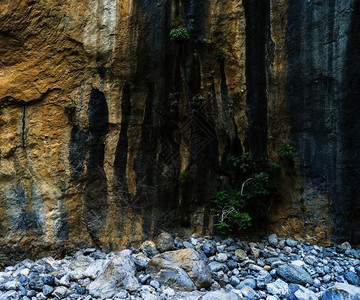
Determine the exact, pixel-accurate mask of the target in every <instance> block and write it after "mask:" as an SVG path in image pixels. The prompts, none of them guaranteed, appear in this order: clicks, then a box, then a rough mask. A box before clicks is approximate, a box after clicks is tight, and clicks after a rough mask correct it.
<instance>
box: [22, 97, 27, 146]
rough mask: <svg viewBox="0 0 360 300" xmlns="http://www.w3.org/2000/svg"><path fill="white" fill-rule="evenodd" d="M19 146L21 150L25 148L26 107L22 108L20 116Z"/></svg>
mask: <svg viewBox="0 0 360 300" xmlns="http://www.w3.org/2000/svg"><path fill="white" fill-rule="evenodd" d="M21 130H22V131H21V145H22V147H23V148H25V147H26V105H25V104H24V107H23V115H22V129H21Z"/></svg>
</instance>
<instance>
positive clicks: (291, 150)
mask: <svg viewBox="0 0 360 300" xmlns="http://www.w3.org/2000/svg"><path fill="white" fill-rule="evenodd" d="M276 152H277V153H278V154H279V156H280V157H281V158H292V157H293V155H294V154H295V147H294V146H292V145H290V144H283V145H282V146H280V147H278V148H277V149H276Z"/></svg>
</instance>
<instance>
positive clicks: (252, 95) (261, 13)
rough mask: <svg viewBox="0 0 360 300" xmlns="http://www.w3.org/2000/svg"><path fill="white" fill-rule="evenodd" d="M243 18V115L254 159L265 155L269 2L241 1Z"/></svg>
mask: <svg viewBox="0 0 360 300" xmlns="http://www.w3.org/2000/svg"><path fill="white" fill-rule="evenodd" d="M243 3H244V8H245V18H246V89H247V100H246V113H247V117H248V122H249V134H248V138H247V140H248V144H249V147H250V150H251V152H252V154H253V155H254V156H255V157H264V156H265V155H266V136H267V97H266V59H265V47H266V39H267V38H268V35H269V32H268V31H269V17H270V15H269V12H270V7H269V5H270V4H269V1H254V0H246V1H243Z"/></svg>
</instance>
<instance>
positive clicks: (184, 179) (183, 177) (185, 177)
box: [179, 171, 191, 185]
mask: <svg viewBox="0 0 360 300" xmlns="http://www.w3.org/2000/svg"><path fill="white" fill-rule="evenodd" d="M190 175H191V173H190V171H184V172H181V173H180V174H179V183H180V185H185V184H186V183H188V182H189V180H190Z"/></svg>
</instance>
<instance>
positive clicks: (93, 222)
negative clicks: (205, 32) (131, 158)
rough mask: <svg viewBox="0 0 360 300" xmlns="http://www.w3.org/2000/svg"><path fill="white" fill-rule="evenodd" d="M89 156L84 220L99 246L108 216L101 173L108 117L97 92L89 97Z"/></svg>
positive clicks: (103, 97)
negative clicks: (99, 239)
mask: <svg viewBox="0 0 360 300" xmlns="http://www.w3.org/2000/svg"><path fill="white" fill-rule="evenodd" d="M87 114H88V118H89V130H90V137H89V157H88V160H87V178H86V180H87V182H86V185H85V209H86V211H85V221H86V225H87V228H88V231H89V234H90V236H91V237H92V238H93V241H94V242H95V243H98V242H99V241H98V238H99V237H100V235H101V233H102V230H103V229H104V226H105V219H106V215H107V183H106V175H105V172H104V156H105V138H106V134H107V133H108V122H109V114H108V108H107V104H106V99H105V96H104V94H103V93H102V92H100V91H99V90H97V89H93V90H92V91H91V94H90V101H89V108H88V112H87Z"/></svg>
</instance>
